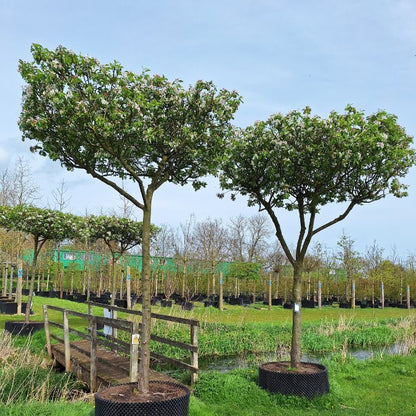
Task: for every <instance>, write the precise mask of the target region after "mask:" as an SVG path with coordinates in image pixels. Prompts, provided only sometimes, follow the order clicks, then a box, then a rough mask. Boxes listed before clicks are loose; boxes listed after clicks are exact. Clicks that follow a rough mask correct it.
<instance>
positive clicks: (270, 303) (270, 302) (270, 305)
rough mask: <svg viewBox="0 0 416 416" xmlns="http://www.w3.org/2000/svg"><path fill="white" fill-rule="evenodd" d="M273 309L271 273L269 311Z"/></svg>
mask: <svg viewBox="0 0 416 416" xmlns="http://www.w3.org/2000/svg"><path fill="white" fill-rule="evenodd" d="M271 309H272V274H271V273H269V311H270V310H271Z"/></svg>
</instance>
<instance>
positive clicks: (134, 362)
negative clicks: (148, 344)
mask: <svg viewBox="0 0 416 416" xmlns="http://www.w3.org/2000/svg"><path fill="white" fill-rule="evenodd" d="M139 330H140V329H139V323H138V322H135V321H134V322H132V323H131V342H130V381H131V382H134V381H137V380H138V379H139V343H140V334H139Z"/></svg>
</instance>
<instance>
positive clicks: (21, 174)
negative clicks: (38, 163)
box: [0, 157, 39, 206]
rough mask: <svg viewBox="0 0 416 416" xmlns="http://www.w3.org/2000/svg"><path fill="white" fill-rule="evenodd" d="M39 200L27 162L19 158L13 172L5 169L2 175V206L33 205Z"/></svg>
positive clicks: (0, 199) (0, 200)
mask: <svg viewBox="0 0 416 416" xmlns="http://www.w3.org/2000/svg"><path fill="white" fill-rule="evenodd" d="M38 198H39V187H38V185H36V184H35V182H34V181H33V177H32V172H31V169H30V166H29V163H28V161H27V160H25V159H24V158H23V157H19V158H18V159H17V161H16V164H15V167H14V170H13V171H10V170H9V169H5V170H4V171H3V172H1V174H0V205H10V206H16V205H22V204H32V203H33V202H34V201H35V200H36V199H38Z"/></svg>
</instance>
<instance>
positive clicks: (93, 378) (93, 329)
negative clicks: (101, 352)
mask: <svg viewBox="0 0 416 416" xmlns="http://www.w3.org/2000/svg"><path fill="white" fill-rule="evenodd" d="M90 337H91V351H90V360H91V361H90V391H91V392H93V393H94V392H95V391H96V390H97V361H98V360H97V344H98V343H97V321H96V320H95V317H94V316H91V317H90Z"/></svg>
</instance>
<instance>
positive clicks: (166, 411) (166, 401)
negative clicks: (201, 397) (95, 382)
mask: <svg viewBox="0 0 416 416" xmlns="http://www.w3.org/2000/svg"><path fill="white" fill-rule="evenodd" d="M189 396H190V390H189V389H188V388H187V387H186V386H185V385H183V384H180V383H173V382H169V381H151V382H150V383H149V394H145V395H143V394H140V393H138V391H137V383H128V384H120V385H118V386H113V387H109V388H106V389H104V390H101V391H99V392H98V393H95V416H126V415H132V416H133V415H140V416H157V415H160V416H162V415H169V416H187V415H188V413H189Z"/></svg>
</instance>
